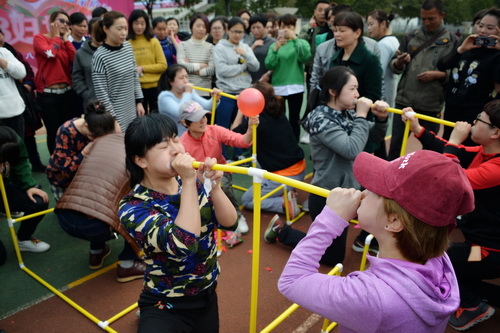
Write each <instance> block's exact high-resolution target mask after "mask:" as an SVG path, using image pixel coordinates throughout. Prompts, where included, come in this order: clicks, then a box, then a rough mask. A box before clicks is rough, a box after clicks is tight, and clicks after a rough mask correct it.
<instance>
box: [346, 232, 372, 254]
mask: <svg viewBox="0 0 500 333" xmlns="http://www.w3.org/2000/svg"><path fill="white" fill-rule="evenodd" d="M352 249H353V250H354V251H356V252H359V253H363V251H364V250H365V241H364V240H362V239H361V238H360V237H359V236H358V237H357V238H356V239H355V240H354V244H352ZM368 252H370V253H372V254H375V255H377V254H378V242H377V240H376V239H375V238H373V239H372V241H371V243H370V248H369V249H368Z"/></svg>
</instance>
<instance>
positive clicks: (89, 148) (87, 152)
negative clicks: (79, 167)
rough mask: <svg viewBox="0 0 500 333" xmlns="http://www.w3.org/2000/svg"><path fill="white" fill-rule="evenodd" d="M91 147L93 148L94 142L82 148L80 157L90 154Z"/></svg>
mask: <svg viewBox="0 0 500 333" xmlns="http://www.w3.org/2000/svg"><path fill="white" fill-rule="evenodd" d="M93 146H94V141H92V142H89V143H87V145H86V146H85V148H83V150H82V155H83V156H87V155H88V154H89V153H90V151H91V150H92V147H93Z"/></svg>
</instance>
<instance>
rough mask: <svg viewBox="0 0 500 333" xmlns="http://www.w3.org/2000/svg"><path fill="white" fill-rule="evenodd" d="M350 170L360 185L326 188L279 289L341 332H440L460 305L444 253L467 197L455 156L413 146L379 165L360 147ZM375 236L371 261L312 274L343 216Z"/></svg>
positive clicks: (468, 207) (470, 205) (467, 207)
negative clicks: (338, 272)
mask: <svg viewBox="0 0 500 333" xmlns="http://www.w3.org/2000/svg"><path fill="white" fill-rule="evenodd" d="M354 176H355V177H356V179H357V180H358V182H359V183H360V184H361V185H362V186H363V187H364V188H366V190H365V191H363V192H361V191H359V190H355V189H353V188H351V189H342V188H335V189H333V190H332V191H331V192H330V194H329V195H328V199H327V202H326V207H325V208H324V209H323V211H322V212H321V214H320V215H318V217H317V218H316V220H315V221H314V222H313V224H312V225H311V227H310V229H309V231H308V233H307V236H306V237H305V238H304V239H303V240H302V241H301V242H300V243H299V245H297V247H296V248H295V249H294V250H293V252H292V255H291V256H290V259H289V260H288V263H287V264H286V266H285V269H284V271H283V273H282V275H281V277H280V280H279V283H278V288H279V290H280V292H281V293H282V294H283V295H284V296H286V297H287V298H289V299H290V300H291V301H293V302H296V303H297V304H299V305H300V306H303V307H305V308H307V309H309V310H311V311H314V312H316V313H318V314H320V315H321V316H324V317H326V318H328V319H330V320H332V321H335V322H337V323H338V324H339V326H340V328H341V331H342V332H358V333H359V332H443V331H444V330H445V328H446V324H447V323H448V319H449V317H450V314H451V313H453V311H455V309H456V308H457V307H458V305H459V303H460V299H459V291H458V284H457V280H456V277H455V273H454V271H453V266H452V265H451V262H450V259H449V258H448V255H447V254H446V253H445V251H446V248H447V247H448V241H449V240H448V234H449V232H450V231H451V230H452V229H453V228H454V227H455V225H456V218H457V216H458V215H462V214H467V213H469V212H470V211H472V210H473V209H474V194H473V192H472V188H471V186H470V183H469V181H468V179H467V177H466V175H465V173H464V171H463V170H462V168H461V167H460V164H459V162H458V160H456V159H450V158H448V157H446V156H443V155H441V154H438V153H436V152H432V151H428V150H420V151H417V152H414V153H410V154H408V155H405V156H403V157H401V158H399V159H396V160H394V161H391V162H387V161H385V160H382V159H381V158H378V157H376V156H374V155H370V154H368V153H365V152H362V153H361V154H360V155H359V156H358V157H357V158H356V160H355V162H354ZM356 216H357V217H358V220H359V225H360V227H361V228H363V229H364V230H366V231H367V232H369V233H371V234H373V235H374V236H375V237H376V238H377V239H378V241H379V246H380V250H379V254H378V257H372V256H369V257H368V260H369V261H370V268H369V269H368V270H366V271H364V272H359V271H358V272H353V273H350V274H349V275H348V276H346V277H341V276H328V275H325V274H320V273H319V272H318V267H319V260H320V259H321V256H322V254H323V253H324V251H325V249H326V248H327V247H328V246H329V245H330V244H331V242H332V239H334V238H336V237H338V236H339V235H340V234H342V231H343V229H345V228H347V226H348V225H349V222H348V221H349V220H351V219H353V218H355V217H356Z"/></svg>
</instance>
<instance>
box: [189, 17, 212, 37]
mask: <svg viewBox="0 0 500 333" xmlns="http://www.w3.org/2000/svg"><path fill="white" fill-rule="evenodd" d="M197 19H200V20H202V21H203V23H205V28H206V29H207V34H208V32H209V29H210V23H209V22H208V17H207V15H205V14H203V13H194V14H193V16H191V18H190V19H189V30H191V31H193V25H194V22H196V20H197Z"/></svg>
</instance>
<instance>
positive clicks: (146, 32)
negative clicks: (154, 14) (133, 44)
mask: <svg viewBox="0 0 500 333" xmlns="http://www.w3.org/2000/svg"><path fill="white" fill-rule="evenodd" d="M141 17H142V18H143V19H144V20H145V21H146V29H145V30H144V37H146V39H147V40H151V38H153V33H152V32H151V25H150V24H149V16H148V14H147V13H146V12H145V11H143V10H142V9H134V10H133V11H132V13H130V16H129V17H128V39H135V37H136V36H135V32H134V29H133V28H132V24H133V23H134V21H136V20H138V19H140V18H141Z"/></svg>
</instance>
